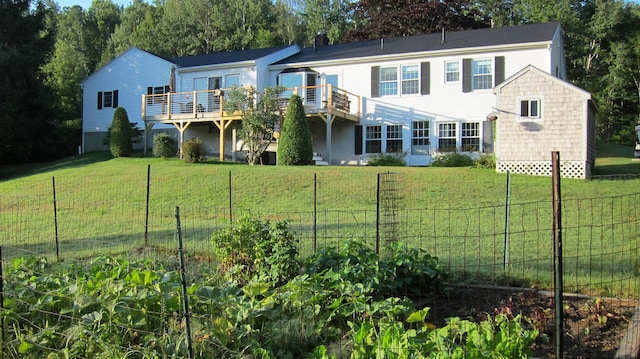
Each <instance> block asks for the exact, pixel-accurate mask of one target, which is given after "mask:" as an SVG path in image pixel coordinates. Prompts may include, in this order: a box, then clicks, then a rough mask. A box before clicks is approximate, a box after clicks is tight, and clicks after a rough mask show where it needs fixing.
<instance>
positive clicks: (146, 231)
mask: <svg viewBox="0 0 640 359" xmlns="http://www.w3.org/2000/svg"><path fill="white" fill-rule="evenodd" d="M150 193H151V165H147V203H146V211H145V215H144V246H145V247H146V246H147V245H148V242H147V240H148V239H147V237H148V235H149V194H150Z"/></svg>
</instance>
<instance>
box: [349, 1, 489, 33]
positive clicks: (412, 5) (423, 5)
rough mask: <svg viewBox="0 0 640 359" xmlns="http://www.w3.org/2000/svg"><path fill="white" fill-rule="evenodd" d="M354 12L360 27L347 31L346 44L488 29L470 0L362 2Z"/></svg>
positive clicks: (356, 6) (359, 2) (358, 3)
mask: <svg viewBox="0 0 640 359" xmlns="http://www.w3.org/2000/svg"><path fill="white" fill-rule="evenodd" d="M354 9H355V12H354V18H355V21H356V24H357V28H356V29H354V30H349V31H347V33H346V35H345V39H346V40H347V41H359V40H368V39H379V38H384V37H394V36H412V35H418V34H429V33H433V32H437V31H441V30H442V29H446V30H448V31H455V30H466V29H474V28H479V27H485V26H488V25H487V24H486V23H484V22H483V21H482V19H481V15H482V14H480V12H479V11H478V9H477V7H475V6H474V4H473V3H472V2H471V0H442V1H431V0H403V1H397V0H360V1H358V2H357V3H355V5H354Z"/></svg>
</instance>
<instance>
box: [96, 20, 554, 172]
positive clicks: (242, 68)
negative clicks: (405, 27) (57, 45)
mask: <svg viewBox="0 0 640 359" xmlns="http://www.w3.org/2000/svg"><path fill="white" fill-rule="evenodd" d="M172 66H174V67H175V73H176V84H175V87H176V88H175V89H169V86H168V83H169V73H170V71H171V67H172ZM530 66H533V67H535V68H536V69H537V71H542V72H543V73H545V74H547V75H548V76H550V77H553V78H557V79H560V80H565V79H566V68H565V60H564V52H563V32H562V28H561V26H560V24H559V23H545V24H531V25H523V26H516V27H506V28H496V29H478V30H468V31H457V32H447V31H443V32H442V33H437V34H430V35H418V36H411V37H399V38H386V39H379V40H371V41H363V42H357V43H347V44H335V45H328V41H327V39H326V37H322V36H319V37H318V38H317V39H316V43H315V45H314V46H313V47H309V48H304V49H300V48H298V47H297V46H295V45H294V46H289V47H279V48H270V49H258V50H248V51H238V52H228V53H214V54H208V55H200V56H191V57H182V58H173V59H163V58H161V57H159V56H155V55H152V54H149V53H147V52H144V51H141V50H138V49H131V50H129V51H127V52H125V53H124V54H123V55H121V56H120V57H118V58H117V59H115V60H113V61H112V62H111V63H109V64H108V65H107V66H105V67H104V68H102V69H100V70H99V71H98V72H96V73H95V74H94V75H92V76H91V77H89V78H88V79H87V80H85V82H84V83H83V86H84V87H83V88H84V107H85V108H84V113H83V118H84V136H85V143H84V148H85V150H92V149H98V148H99V146H96V145H95V141H96V139H97V138H96V136H95V134H96V133H101V132H102V134H101V136H102V135H103V134H104V130H105V129H106V127H107V126H108V125H109V123H110V120H111V116H112V114H113V111H112V109H111V108H107V109H106V110H105V104H106V103H107V102H108V101H107V100H108V98H105V97H104V96H105V95H104V94H105V93H108V92H109V91H112V96H114V95H115V94H117V100H118V103H117V104H118V105H120V106H125V108H126V109H127V111H128V112H129V119H130V121H136V122H138V123H139V124H142V125H146V126H145V128H146V129H147V130H150V129H151V128H158V127H159V126H161V125H173V126H174V127H175V129H177V131H178V132H179V134H180V139H181V140H183V139H188V138H191V137H198V138H200V139H202V140H203V142H204V143H205V146H206V152H208V153H210V154H213V155H218V156H220V158H221V159H236V156H235V155H236V153H235V151H236V150H237V148H236V147H237V146H236V145H237V142H238V140H237V139H236V138H235V137H233V130H234V129H236V128H238V127H239V126H240V125H241V123H240V120H241V119H240V118H239V117H238V116H233V115H231V114H230V113H228V112H225V111H224V110H223V108H222V106H221V103H223V102H224V94H223V92H220V91H218V89H220V90H226V89H229V88H231V87H232V86H234V85H241V86H253V87H255V88H256V89H257V90H258V91H262V90H263V89H265V88H266V87H268V86H275V85H283V86H285V87H286V88H288V89H289V91H287V92H286V93H285V94H291V93H293V92H296V93H298V94H299V95H300V96H301V97H302V98H303V101H304V104H305V110H306V112H307V116H308V118H309V124H310V130H311V136H312V143H313V148H314V152H316V153H317V154H318V157H322V158H323V159H324V161H326V162H325V163H328V164H332V165H360V164H364V163H366V162H367V161H368V159H370V158H371V157H372V156H378V155H380V154H384V153H396V154H403V155H404V156H405V159H406V161H407V163H408V164H409V165H411V166H426V165H429V164H430V163H431V162H432V160H433V159H434V158H435V157H436V156H439V155H441V154H442V153H446V152H451V151H458V152H464V153H468V154H470V155H472V156H478V155H479V154H481V153H483V152H493V144H494V142H495V141H494V139H493V138H492V136H493V134H492V129H491V128H492V124H491V122H490V121H488V120H487V117H488V115H489V114H490V113H492V112H495V111H496V110H497V109H498V108H499V105H498V104H497V103H496V94H495V93H494V91H493V89H494V88H496V86H499V85H500V84H501V83H502V82H503V81H504V80H505V79H511V78H512V77H513V76H514V75H516V74H518V73H519V72H520V71H522V70H523V69H525V68H529V67H530ZM505 89H507V90H508V88H505ZM115 91H117V92H115ZM213 91H217V92H213ZM167 92H170V93H169V94H166V93H167ZM99 94H102V95H101V96H102V97H103V98H102V108H100V103H98V102H97V101H96V99H97V96H98V95H99ZM167 102H168V104H167ZM110 104H111V106H112V107H114V106H115V105H116V104H114V103H113V99H112V100H111V102H110ZM229 138H232V141H229V140H228V139H229ZM90 142H91V143H90ZM497 142H498V143H500V141H499V139H498V141H497ZM502 149H503V150H504V149H505V147H503V148H502ZM273 150H277V145H276V146H273ZM230 153H231V155H230ZM239 157H241V156H239ZM505 158H506V157H505ZM509 158H510V159H511V157H509Z"/></svg>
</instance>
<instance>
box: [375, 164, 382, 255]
mask: <svg viewBox="0 0 640 359" xmlns="http://www.w3.org/2000/svg"><path fill="white" fill-rule="evenodd" d="M380 177H381V174H380V173H378V184H377V188H376V254H380Z"/></svg>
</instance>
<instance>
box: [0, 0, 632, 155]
mask: <svg viewBox="0 0 640 359" xmlns="http://www.w3.org/2000/svg"><path fill="white" fill-rule="evenodd" d="M548 21H560V22H561V23H562V26H563V29H564V31H565V53H566V62H567V70H568V77H569V81H570V82H572V83H573V84H575V85H577V86H579V87H581V88H583V89H585V90H587V91H589V92H591V93H592V94H593V95H594V97H595V100H596V103H597V106H598V110H599V111H598V115H597V137H598V140H599V141H601V142H608V143H618V144H624V145H630V146H631V145H633V144H634V141H635V138H636V135H635V130H634V125H636V124H638V123H639V116H640V5H638V4H637V3H635V2H625V1H623V0H586V1H577V0H507V1H498V0H441V1H436V0H401V1H399V0H359V1H351V0H155V1H154V2H150V3H148V2H144V1H142V0H133V2H132V3H130V4H129V5H127V6H121V5H117V4H116V3H114V2H112V1H111V0H93V2H92V3H91V6H90V7H89V8H88V9H85V8H82V7H80V6H72V7H63V8H61V7H60V6H58V5H57V3H56V2H54V1H53V0H44V1H38V2H33V1H31V0H0V164H6V163H16V162H30V161H45V160H51V159H55V158H59V157H63V156H67V155H70V154H73V153H75V151H77V146H78V145H79V144H80V143H81V131H82V119H81V116H82V113H81V109H82V89H81V87H80V83H81V82H82V80H84V79H85V78H86V77H88V76H89V75H91V74H92V73H93V72H94V71H96V69H99V68H100V67H101V66H103V65H104V64H106V63H107V62H109V61H110V60H112V59H114V58H115V57H116V56H118V55H119V54H120V53H122V52H123V51H125V50H127V49H129V48H130V47H131V46H135V47H138V48H140V49H143V50H146V51H149V52H152V53H155V54H158V55H161V56H167V57H172V56H187V55H199V54H207V53H212V52H219V51H235V50H246V49H255V48H264V47H271V46H278V45H290V44H298V45H299V46H301V47H304V46H309V45H311V44H313V39H314V37H315V35H316V34H319V33H324V34H327V35H328V37H329V41H330V43H342V42H352V41H360V40H366V39H378V38H388V37H394V36H410V35H417V34H424V33H432V32H439V31H442V29H445V30H446V31H457V30H466V29H473V28H486V27H502V26H511V25H519V24H527V23H542V22H548Z"/></svg>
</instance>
